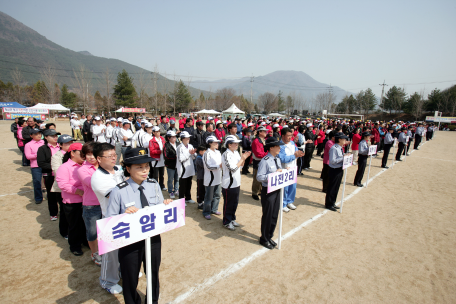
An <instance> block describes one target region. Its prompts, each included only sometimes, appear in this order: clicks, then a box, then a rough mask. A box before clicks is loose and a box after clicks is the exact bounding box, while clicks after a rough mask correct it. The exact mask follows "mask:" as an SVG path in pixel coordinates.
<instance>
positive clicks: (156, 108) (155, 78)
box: [154, 65, 166, 116]
mask: <svg viewBox="0 0 456 304" xmlns="http://www.w3.org/2000/svg"><path fill="white" fill-rule="evenodd" d="M157 73H158V68H157V65H155V68H154V89H155V116H157V110H158V98H157ZM165 109H166V106H165ZM165 112H166V111H165Z"/></svg>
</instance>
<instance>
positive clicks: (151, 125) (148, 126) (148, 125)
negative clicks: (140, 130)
mask: <svg viewBox="0 0 456 304" xmlns="http://www.w3.org/2000/svg"><path fill="white" fill-rule="evenodd" d="M153 126H154V125H153V124H151V123H150V122H146V125H145V126H144V127H145V128H152V127H153Z"/></svg>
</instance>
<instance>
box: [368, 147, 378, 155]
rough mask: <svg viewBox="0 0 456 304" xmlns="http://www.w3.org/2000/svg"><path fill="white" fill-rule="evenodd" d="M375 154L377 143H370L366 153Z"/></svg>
mask: <svg viewBox="0 0 456 304" xmlns="http://www.w3.org/2000/svg"><path fill="white" fill-rule="evenodd" d="M374 154H377V145H371V146H369V152H368V153H367V155H374Z"/></svg>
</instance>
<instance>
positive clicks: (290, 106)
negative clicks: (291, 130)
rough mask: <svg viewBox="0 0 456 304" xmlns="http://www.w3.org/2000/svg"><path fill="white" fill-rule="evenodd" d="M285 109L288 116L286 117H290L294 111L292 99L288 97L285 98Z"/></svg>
mask: <svg viewBox="0 0 456 304" xmlns="http://www.w3.org/2000/svg"><path fill="white" fill-rule="evenodd" d="M286 107H287V114H288V116H290V115H291V114H292V113H293V109H294V100H293V97H291V96H290V95H288V96H287V101H286Z"/></svg>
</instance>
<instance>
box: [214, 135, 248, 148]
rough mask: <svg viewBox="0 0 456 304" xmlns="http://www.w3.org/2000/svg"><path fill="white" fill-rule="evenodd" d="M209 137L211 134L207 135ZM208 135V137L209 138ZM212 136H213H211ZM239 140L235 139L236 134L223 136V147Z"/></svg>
mask: <svg viewBox="0 0 456 304" xmlns="http://www.w3.org/2000/svg"><path fill="white" fill-rule="evenodd" d="M209 137H211V136H209ZM209 137H208V139H209ZM212 137H214V136H212ZM239 142H241V140H239V139H237V138H236V136H234V135H228V136H227V137H225V147H228V144H232V143H239Z"/></svg>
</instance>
